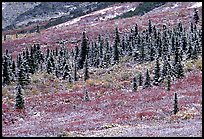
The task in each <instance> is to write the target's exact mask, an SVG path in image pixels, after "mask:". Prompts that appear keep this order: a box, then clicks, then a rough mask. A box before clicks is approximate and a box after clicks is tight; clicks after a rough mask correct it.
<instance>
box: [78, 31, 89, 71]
mask: <svg viewBox="0 0 204 139" xmlns="http://www.w3.org/2000/svg"><path fill="white" fill-rule="evenodd" d="M87 48H88V42H87V39H86V35H85V32H83V37H82V43H81V50H80V56H79V65H78V67H79V69H82V68H83V65H84V61H85V58H86V56H87V54H88V50H87Z"/></svg>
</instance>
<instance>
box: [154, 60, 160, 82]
mask: <svg viewBox="0 0 204 139" xmlns="http://www.w3.org/2000/svg"><path fill="white" fill-rule="evenodd" d="M159 82H160V64H159V58H157V60H156V65H155V68H154V82H153V84H154V85H158V84H159Z"/></svg>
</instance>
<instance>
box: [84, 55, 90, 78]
mask: <svg viewBox="0 0 204 139" xmlns="http://www.w3.org/2000/svg"><path fill="white" fill-rule="evenodd" d="M87 79H89V71H88V60H87V58H86V59H85V63H84V81H86V80H87Z"/></svg>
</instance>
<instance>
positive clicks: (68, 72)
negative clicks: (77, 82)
mask: <svg viewBox="0 0 204 139" xmlns="http://www.w3.org/2000/svg"><path fill="white" fill-rule="evenodd" d="M63 71H64V72H63V78H62V79H63V80H65V79H68V81H69V83H72V76H71V69H70V67H69V65H68V64H65V66H64V70H63Z"/></svg>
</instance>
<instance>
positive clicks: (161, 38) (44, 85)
mask: <svg viewBox="0 0 204 139" xmlns="http://www.w3.org/2000/svg"><path fill="white" fill-rule="evenodd" d="M159 4H160V3H159ZM162 4H163V3H162ZM150 6H151V5H150ZM138 12H139V11H138ZM124 16H125V15H124ZM193 16H194V17H193V19H194V22H191V23H190V25H189V27H184V25H183V24H182V22H178V24H177V25H176V26H167V25H163V26H162V28H160V27H157V26H156V25H154V24H153V23H152V22H151V20H148V25H147V26H146V28H145V29H139V28H138V25H137V24H135V25H134V26H132V27H131V28H130V32H128V33H127V32H121V31H120V30H119V28H118V26H116V27H115V28H114V34H113V36H112V38H114V39H113V40H112V39H110V38H108V37H104V36H103V35H102V34H99V35H98V36H97V39H90V37H89V36H88V34H87V33H86V31H83V32H81V38H80V40H81V41H80V45H76V46H75V47H73V49H68V48H67V46H66V41H65V40H61V41H60V42H58V44H57V45H58V46H59V47H55V48H54V49H53V48H49V47H47V48H46V49H44V48H43V47H42V44H40V43H33V44H32V46H31V47H26V49H24V50H23V51H22V52H21V53H19V54H18V55H17V57H16V58H13V57H12V56H11V53H10V52H9V50H6V51H5V53H3V54H2V91H3V93H2V101H5V100H6V101H7V103H8V105H7V104H3V105H2V110H3V113H4V114H2V116H3V118H2V121H3V123H4V125H8V126H10V125H12V124H15V123H18V122H19V123H21V122H26V120H25V119H26V118H27V119H29V118H31V119H32V118H33V119H35V120H36V121H37V122H39V119H40V121H41V120H44V121H45V123H46V122H47V123H49V124H50V123H51V124H52V127H51V128H53V129H54V130H53V131H50V130H49V129H45V132H44V131H43V132H44V133H43V134H44V135H45V134H46V135H50V134H53V136H69V135H68V134H66V133H65V134H63V133H60V134H59V132H63V131H65V132H66V131H81V132H85V131H86V130H87V129H89V130H93V129H97V130H98V129H100V130H104V129H109V128H112V127H119V125H118V123H119V124H121V125H126V124H127V123H128V126H129V125H135V124H137V125H139V124H138V123H139V122H138V121H145V120H152V119H153V120H155V121H156V122H158V123H159V122H160V120H163V122H164V121H165V120H166V121H167V124H169V125H171V126H176V125H174V124H175V123H176V122H179V120H180V119H182V120H183V119H191V118H192V119H193V118H194V117H196V116H197V115H196V114H195V113H196V112H198V111H199V110H200V109H199V108H198V109H199V110H198V109H197V107H199V106H200V105H199V104H201V107H202V99H201V98H200V97H199V93H200V87H201V86H202V85H200V84H202V81H201V79H200V77H202V75H200V72H201V73H202V28H200V26H199V27H198V22H199V17H198V14H197V11H196V9H195V10H194V15H193ZM37 32H38V34H40V33H41V30H40V27H39V26H38V27H37ZM191 71H193V72H191ZM194 73H195V74H194ZM188 82H189V85H186V83H188ZM196 87H197V88H196ZM48 88H49V89H50V90H52V92H49V91H50V90H49V91H47V90H48ZM13 89H15V90H13ZM11 90H12V91H11ZM192 90H193V91H192ZM9 91H11V92H12V93H13V94H12V93H11V92H9ZM201 93H202V92H201ZM193 103H196V104H197V105H194V104H193ZM198 105H199V106H198ZM192 107H193V108H194V107H196V110H197V111H196V110H195V109H193V110H194V111H193V110H192V109H190V108H192ZM187 108H188V109H187ZM189 109H190V110H192V111H193V112H191V111H190V110H189ZM188 110H189V111H188ZM184 111H185V112H184ZM7 113H8V114H7ZM45 114H47V115H46V116H47V117H49V118H50V117H52V118H50V119H49V118H47V117H46V116H45ZM59 115H60V117H58V116H59ZM76 115H77V116H76ZM16 117H17V118H16ZM67 117H69V118H68V119H71V120H67V119H66V118H67ZM84 117H85V118H84ZM41 118H42V119H41ZM53 118H54V119H58V118H59V119H60V118H61V120H62V121H63V120H64V121H66V123H67V125H64V124H62V123H60V120H59V119H58V120H56V121H55V120H53ZM83 118H84V119H86V120H84V119H83ZM19 119H20V120H19ZM192 119H191V120H192ZM49 120H50V121H49ZM100 120H101V121H103V122H100ZM166 121H165V122H166ZM175 121H176V122H175ZM84 123H88V124H84ZM107 123H114V124H109V125H107ZM150 123H151V122H150ZM172 123H173V124H172ZM31 124H32V125H33V124H34V123H31ZM55 124H56V125H57V126H55ZM60 124H61V127H58V125H60ZM165 124H166V123H165ZM38 126H39V127H38V129H37V130H36V131H35V133H36V134H40V133H41V132H42V131H41V130H40V128H41V127H42V126H43V123H41V122H39V124H38ZM28 128H29V131H28V130H26V131H24V132H25V133H22V134H25V135H31V134H32V133H33V132H34V131H33V130H32V127H28ZM176 128H177V127H176ZM16 129H17V128H16ZM16 129H14V130H16ZM30 129H31V130H30ZM4 130H5V133H6V134H9V133H8V132H9V131H8V130H6V129H4ZM51 132H52V133H51ZM53 132H55V133H53ZM56 132H57V133H56ZM147 134H148V133H147ZM152 134H154V133H152ZM149 136H153V135H149Z"/></svg>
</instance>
